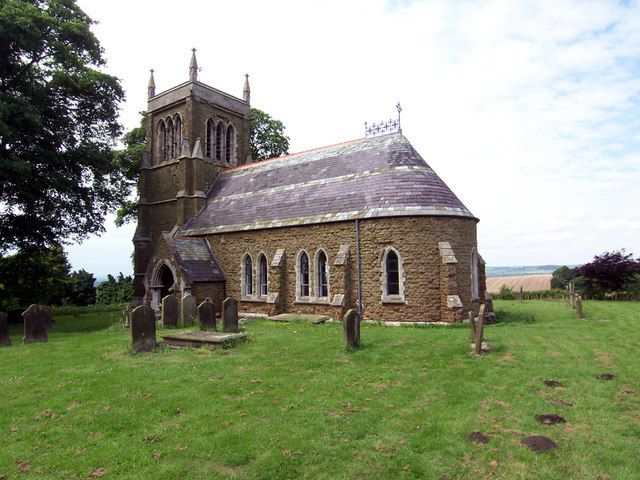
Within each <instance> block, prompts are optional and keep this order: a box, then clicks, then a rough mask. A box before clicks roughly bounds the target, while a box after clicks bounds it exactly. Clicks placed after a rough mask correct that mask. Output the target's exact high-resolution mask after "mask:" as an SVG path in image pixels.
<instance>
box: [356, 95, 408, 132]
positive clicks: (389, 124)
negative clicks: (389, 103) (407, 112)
mask: <svg viewBox="0 0 640 480" xmlns="http://www.w3.org/2000/svg"><path fill="white" fill-rule="evenodd" d="M396 109H397V110H398V118H397V119H395V120H394V119H390V120H388V121H386V122H385V121H382V122H375V123H371V124H369V123H367V122H364V135H365V137H376V136H378V135H386V134H388V133H396V132H397V133H402V127H401V126H400V112H402V107H401V106H400V102H398V104H397V105H396Z"/></svg>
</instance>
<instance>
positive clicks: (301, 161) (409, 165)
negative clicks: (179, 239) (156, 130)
mask: <svg viewBox="0 0 640 480" xmlns="http://www.w3.org/2000/svg"><path fill="white" fill-rule="evenodd" d="M398 216H449V217H467V218H474V219H475V217H474V216H473V215H472V214H471V212H470V211H469V210H468V209H467V208H466V207H465V206H464V205H463V204H462V202H461V201H460V200H459V199H458V197H456V195H455V194H454V193H453V192H452V191H451V190H450V189H449V187H447V185H446V184H445V183H444V182H443V181H442V180H441V179H440V177H438V175H437V174H436V173H435V172H434V171H433V170H432V169H431V167H429V165H427V163H426V162H425V161H424V160H423V159H422V157H421V156H420V155H419V154H418V152H417V151H416V150H415V149H414V148H413V147H412V146H411V144H410V143H409V141H408V140H407V139H406V138H405V137H404V136H403V135H402V134H400V133H394V134H389V135H384V136H380V137H373V138H361V139H358V140H353V141H350V142H346V143H341V144H337V145H331V146H328V147H323V148H319V149H315V150H309V151H305V152H301V153H296V154H292V155H287V156H285V157H279V158H275V159H272V160H267V161H263V162H257V163H252V164H249V165H243V166H240V167H236V168H232V169H229V170H226V171H225V172H223V173H222V174H220V175H219V176H218V178H217V179H216V181H215V182H214V183H213V185H212V186H211V188H210V189H209V191H208V192H207V200H206V202H205V205H204V207H203V208H202V210H201V211H200V212H199V213H198V215H196V216H195V217H194V218H192V219H191V220H189V221H188V222H187V223H186V225H185V226H184V227H183V229H182V230H181V231H180V235H182V236H190V235H203V234H213V233H222V232H234V231H244V230H256V229H264V228H277V227H285V226H292V225H307V224H315V223H326V222H338V221H344V220H353V219H356V218H360V219H365V218H379V217H398Z"/></svg>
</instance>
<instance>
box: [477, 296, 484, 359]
mask: <svg viewBox="0 0 640 480" xmlns="http://www.w3.org/2000/svg"><path fill="white" fill-rule="evenodd" d="M484 308H485V306H484V303H482V304H480V309H479V310H478V323H477V324H476V338H475V342H476V345H475V352H476V355H480V354H482V335H483V334H484Z"/></svg>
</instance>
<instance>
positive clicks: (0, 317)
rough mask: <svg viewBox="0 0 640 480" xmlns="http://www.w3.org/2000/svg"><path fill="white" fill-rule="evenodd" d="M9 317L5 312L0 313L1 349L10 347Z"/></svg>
mask: <svg viewBox="0 0 640 480" xmlns="http://www.w3.org/2000/svg"><path fill="white" fill-rule="evenodd" d="M8 317H9V315H7V314H6V313H4V312H0V347H10V346H11V338H9V325H8V324H7V318H8Z"/></svg>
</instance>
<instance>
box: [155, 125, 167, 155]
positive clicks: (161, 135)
mask: <svg viewBox="0 0 640 480" xmlns="http://www.w3.org/2000/svg"><path fill="white" fill-rule="evenodd" d="M166 135H167V130H166V128H165V125H164V122H163V121H162V120H160V122H158V138H156V147H157V148H156V153H157V161H159V162H161V161H163V160H164V159H165V158H166V156H165V150H164V145H165V143H166Z"/></svg>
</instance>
